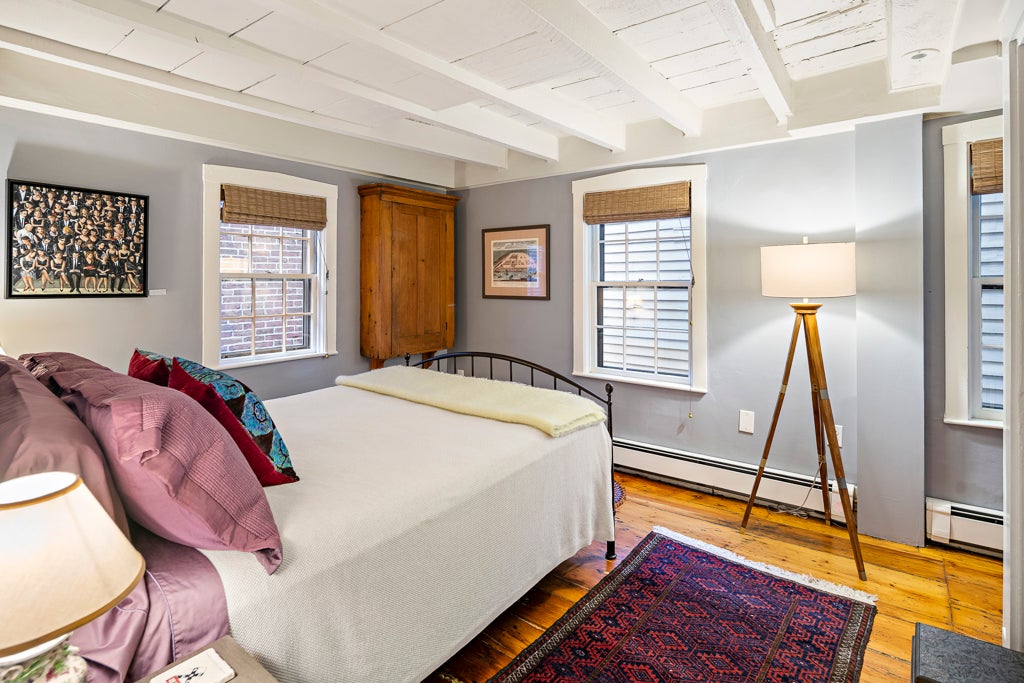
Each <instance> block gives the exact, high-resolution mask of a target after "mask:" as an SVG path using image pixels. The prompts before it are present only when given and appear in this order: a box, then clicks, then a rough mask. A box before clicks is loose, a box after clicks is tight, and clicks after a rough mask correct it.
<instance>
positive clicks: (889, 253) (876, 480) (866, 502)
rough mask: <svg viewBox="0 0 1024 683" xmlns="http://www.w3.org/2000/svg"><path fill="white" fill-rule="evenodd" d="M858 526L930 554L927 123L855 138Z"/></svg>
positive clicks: (895, 122)
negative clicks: (924, 160)
mask: <svg viewBox="0 0 1024 683" xmlns="http://www.w3.org/2000/svg"><path fill="white" fill-rule="evenodd" d="M855 135H856V198H857V207H856V215H857V221H856V226H857V326H856V343H857V411H858V416H859V422H858V426H857V437H858V446H859V448H858V451H857V456H858V466H859V470H858V479H857V483H858V485H859V486H858V491H859V496H860V503H859V512H858V522H859V524H860V531H861V532H862V533H865V534H868V535H870V536H880V537H882V538H887V539H889V540H893V541H899V542H901V543H908V544H910V545H917V546H920V545H924V532H925V529H924V514H925V507H924V502H925V501H924V272H923V270H924V216H923V201H924V200H923V176H922V143H921V119H920V117H918V116H908V117H903V118H899V119H892V120H888V121H881V122H877V123H868V124H863V125H859V126H857V128H856V133H855Z"/></svg>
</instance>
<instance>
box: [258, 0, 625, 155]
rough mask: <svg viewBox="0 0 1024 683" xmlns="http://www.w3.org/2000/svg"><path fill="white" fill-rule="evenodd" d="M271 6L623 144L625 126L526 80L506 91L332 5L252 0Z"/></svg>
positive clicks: (589, 137) (598, 139)
mask: <svg viewBox="0 0 1024 683" xmlns="http://www.w3.org/2000/svg"><path fill="white" fill-rule="evenodd" d="M256 1H258V2H260V3H261V4H262V5H264V6H265V7H267V8H270V9H273V10H274V11H280V12H287V13H290V14H292V15H296V16H306V17H308V18H312V19H313V20H314V21H316V23H317V24H318V25H319V26H321V28H325V27H338V29H337V30H343V31H344V32H345V33H346V34H348V35H350V36H351V37H352V38H355V39H357V40H359V41H360V42H362V43H366V44H368V45H372V46H375V47H377V48H381V49H383V50H386V51H387V52H389V53H391V54H393V55H395V56H397V57H401V58H402V59H404V60H406V61H408V62H409V63H411V64H415V65H417V66H419V67H420V68H423V69H426V70H428V71H432V72H434V73H436V74H438V75H440V76H444V77H445V78H447V79H450V80H451V81H453V82H456V83H460V84H462V85H463V86H465V87H467V88H471V89H472V90H474V91H476V92H477V93H479V94H480V95H481V96H483V97H486V98H487V99H489V100H493V101H495V102H499V103H502V104H505V105H507V106H510V107H513V108H515V109H519V110H521V111H523V112H527V113H529V114H530V115H532V116H536V117H537V118H539V119H540V120H542V121H544V122H546V123H548V124H550V125H552V126H554V127H555V128H557V129H558V130H561V131H564V132H566V133H568V134H570V135H573V136H576V137H579V138H582V139H584V140H586V141H587V142H590V143H593V144H595V145H598V146H599V147H604V148H605V149H608V150H612V151H621V150H622V149H623V148H624V145H625V144H626V128H625V126H624V125H623V124H621V123H619V122H616V121H614V120H612V119H610V118H608V117H606V116H602V115H601V114H600V113H596V112H594V110H593V109H590V108H589V107H587V106H585V105H583V104H580V103H577V102H573V101H572V100H569V99H567V98H564V97H552V96H551V90H550V89H549V88H546V87H544V86H542V85H532V86H526V87H523V88H517V89H515V90H510V89H508V88H504V87H502V86H500V85H498V84H496V83H494V82H492V81H490V80H488V79H487V78H484V77H483V76H480V75H479V74H476V73H474V72H472V71H470V70H469V69H466V68H463V67H461V66H459V65H458V64H453V63H450V62H448V61H446V60H444V59H442V58H440V57H438V56H436V55H434V54H431V53H430V52H427V51H426V50H422V49H420V48H418V47H416V46H414V45H410V44H408V43H406V42H404V41H401V40H399V39H397V38H395V37H394V36H390V35H388V34H387V33H386V32H385V31H381V30H379V28H378V27H376V26H374V25H373V24H370V23H367V22H366V21H365V20H363V19H361V18H359V17H358V16H356V15H355V14H352V13H350V12H346V11H344V10H342V9H339V8H338V7H335V6H332V7H325V6H323V5H321V4H319V3H318V2H315V1H313V0H256Z"/></svg>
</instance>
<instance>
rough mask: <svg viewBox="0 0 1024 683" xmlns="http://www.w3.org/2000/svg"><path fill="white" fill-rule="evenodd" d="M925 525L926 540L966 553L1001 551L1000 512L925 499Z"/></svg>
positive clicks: (1001, 517) (1001, 523) (1001, 516)
mask: <svg viewBox="0 0 1024 683" xmlns="http://www.w3.org/2000/svg"><path fill="white" fill-rule="evenodd" d="M926 508H927V514H926V515H925V524H926V529H927V532H928V539H929V540H931V541H936V542H938V543H946V544H949V545H953V546H958V547H963V548H967V549H968V550H980V551H982V552H985V551H991V552H997V553H1001V552H1002V551H1003V512H1002V510H991V509H989V508H982V507H976V506H974V505H965V504H963V503H953V502H950V501H948V500H940V499H939V498H928V499H926Z"/></svg>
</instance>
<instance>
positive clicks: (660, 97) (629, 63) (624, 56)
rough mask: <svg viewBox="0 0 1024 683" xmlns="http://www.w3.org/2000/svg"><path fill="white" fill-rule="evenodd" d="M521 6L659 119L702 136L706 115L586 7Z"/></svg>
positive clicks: (554, 0) (545, 2) (541, 2)
mask: <svg viewBox="0 0 1024 683" xmlns="http://www.w3.org/2000/svg"><path fill="white" fill-rule="evenodd" d="M521 2H522V3H523V4H524V5H526V6H527V7H529V8H530V9H532V10H533V11H534V13H536V14H537V16H538V17H540V18H541V19H543V20H544V21H545V22H547V23H548V24H549V25H550V26H551V27H552V28H553V29H554V30H556V31H557V32H558V33H560V34H562V35H563V36H565V37H566V38H567V39H568V40H570V41H571V42H572V43H574V44H575V45H576V46H577V47H579V48H580V49H582V50H583V51H584V52H586V53H587V54H589V55H590V56H591V57H593V58H594V59H595V60H596V61H597V62H598V63H599V64H601V65H602V66H603V67H604V68H605V69H607V70H608V71H609V72H610V73H611V74H612V75H613V76H614V77H615V78H616V79H617V80H619V81H621V83H622V85H623V87H624V88H625V89H627V90H629V91H630V92H631V93H632V95H633V96H634V98H635V99H636V100H637V101H641V102H645V103H646V104H648V105H649V106H650V108H651V111H652V112H654V113H656V114H657V116H658V117H659V118H661V119H663V120H665V121H666V122H668V123H670V124H671V125H672V126H673V127H675V128H677V129H679V130H681V131H682V132H683V133H685V134H687V135H700V129H701V125H702V123H703V112H702V111H701V110H700V109H699V108H698V107H697V106H695V105H694V104H693V102H691V101H690V100H689V99H687V98H686V97H685V96H683V95H682V94H681V93H680V92H679V91H678V90H676V89H675V88H673V87H672V84H671V83H669V82H668V81H667V80H666V79H665V78H664V77H663V76H662V75H661V74H659V73H658V72H656V71H655V70H654V69H652V68H651V66H650V64H649V63H648V62H647V60H645V59H643V58H642V57H641V56H640V55H638V54H637V53H636V52H635V51H634V50H632V49H631V48H630V47H628V46H627V45H626V44H625V43H624V42H623V41H622V40H620V39H619V38H617V37H616V36H615V35H614V34H613V33H612V32H611V31H610V30H609V29H608V27H607V26H605V25H604V24H603V23H602V22H601V21H600V20H599V19H598V18H597V17H595V16H594V15H593V14H591V13H590V12H589V11H588V10H587V9H586V8H585V7H583V6H582V5H580V4H578V3H577V2H575V1H573V2H565V1H564V0H521Z"/></svg>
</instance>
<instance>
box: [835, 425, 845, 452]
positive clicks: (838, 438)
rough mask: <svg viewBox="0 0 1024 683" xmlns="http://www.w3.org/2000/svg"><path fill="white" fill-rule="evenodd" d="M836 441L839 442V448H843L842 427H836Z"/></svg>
mask: <svg viewBox="0 0 1024 683" xmlns="http://www.w3.org/2000/svg"><path fill="white" fill-rule="evenodd" d="M836 441H838V442H839V447H840V448H842V447H843V425H836Z"/></svg>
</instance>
